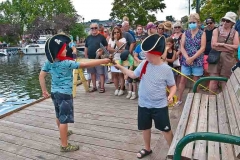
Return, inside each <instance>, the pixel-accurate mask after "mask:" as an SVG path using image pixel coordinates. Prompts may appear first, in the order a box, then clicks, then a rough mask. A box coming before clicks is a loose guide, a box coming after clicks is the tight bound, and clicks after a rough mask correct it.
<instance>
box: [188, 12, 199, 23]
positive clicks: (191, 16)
mask: <svg viewBox="0 0 240 160" xmlns="http://www.w3.org/2000/svg"><path fill="white" fill-rule="evenodd" d="M191 18H193V19H195V20H196V21H197V22H198V23H199V22H200V16H199V14H198V13H192V14H190V15H189V17H188V21H190V19H191Z"/></svg>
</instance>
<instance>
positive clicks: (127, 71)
mask: <svg viewBox="0 0 240 160" xmlns="http://www.w3.org/2000/svg"><path fill="white" fill-rule="evenodd" d="M115 67H117V68H119V69H120V70H121V71H122V73H123V74H126V75H127V76H128V77H130V78H132V79H136V78H137V76H135V74H134V72H133V71H131V70H128V69H127V68H125V67H123V66H121V65H120V64H115Z"/></svg>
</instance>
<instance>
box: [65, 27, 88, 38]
mask: <svg viewBox="0 0 240 160" xmlns="http://www.w3.org/2000/svg"><path fill="white" fill-rule="evenodd" d="M69 33H70V35H72V36H73V37H74V39H76V37H77V36H78V37H79V38H85V37H86V36H87V34H86V33H85V31H84V25H83V24H80V23H76V24H74V25H72V26H71V28H70V32H69Z"/></svg>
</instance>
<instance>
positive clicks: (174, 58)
mask: <svg viewBox="0 0 240 160" xmlns="http://www.w3.org/2000/svg"><path fill="white" fill-rule="evenodd" d="M166 60H167V62H170V63H173V62H174V61H175V60H176V51H173V56H172V58H171V59H168V58H167V59H166Z"/></svg>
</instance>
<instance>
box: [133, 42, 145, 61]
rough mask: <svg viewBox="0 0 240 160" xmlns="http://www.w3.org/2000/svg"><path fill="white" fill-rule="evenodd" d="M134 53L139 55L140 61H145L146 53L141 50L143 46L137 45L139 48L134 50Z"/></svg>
mask: <svg viewBox="0 0 240 160" xmlns="http://www.w3.org/2000/svg"><path fill="white" fill-rule="evenodd" d="M134 53H137V54H138V59H140V60H145V59H146V58H145V53H144V52H143V51H142V49H141V44H139V45H137V47H136V48H135V50H134Z"/></svg>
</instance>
